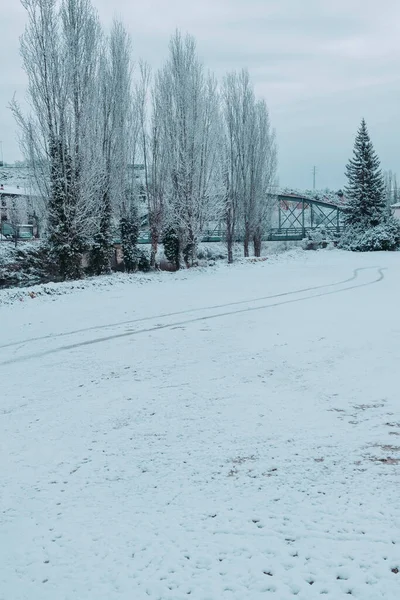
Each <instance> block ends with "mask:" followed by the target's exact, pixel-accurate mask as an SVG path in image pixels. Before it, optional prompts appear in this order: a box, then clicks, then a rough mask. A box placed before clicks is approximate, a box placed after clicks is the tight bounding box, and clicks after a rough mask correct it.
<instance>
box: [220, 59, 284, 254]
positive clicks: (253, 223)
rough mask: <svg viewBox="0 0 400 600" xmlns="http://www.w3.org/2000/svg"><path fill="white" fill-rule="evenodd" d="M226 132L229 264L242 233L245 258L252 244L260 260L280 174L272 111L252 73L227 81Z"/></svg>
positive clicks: (224, 101) (224, 112)
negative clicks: (259, 94)
mask: <svg viewBox="0 0 400 600" xmlns="http://www.w3.org/2000/svg"><path fill="white" fill-rule="evenodd" d="M222 95H223V115H224V129H225V136H224V139H225V152H224V157H225V166H224V173H225V220H226V238H227V244H228V261H229V262H232V260H233V250H232V248H233V242H234V240H235V235H236V231H237V229H239V231H240V233H241V235H242V236H243V246H244V255H245V256H249V247H250V241H251V240H252V239H253V242H254V251H255V254H256V255H259V254H260V252H261V239H262V236H263V234H264V232H265V229H266V227H267V225H268V221H269V219H270V214H271V209H272V196H271V189H272V185H273V182H274V179H275V174H276V144H275V137H274V133H273V132H272V131H271V128H270V123H269V115H268V110H267V106H266V104H265V102H264V101H259V102H257V101H256V99H255V94H254V90H253V87H252V85H251V82H250V77H249V73H248V72H247V71H246V70H242V71H241V72H240V73H236V72H233V73H230V74H228V75H227V76H226V77H225V80H224V82H223V94H222Z"/></svg>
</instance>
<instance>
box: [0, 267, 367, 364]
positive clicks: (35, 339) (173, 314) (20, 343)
mask: <svg viewBox="0 0 400 600" xmlns="http://www.w3.org/2000/svg"><path fill="white" fill-rule="evenodd" d="M378 268H379V267H360V268H358V269H355V270H354V271H353V275H352V276H351V277H349V278H347V279H343V280H342V281H335V282H334V283H326V284H324V285H316V286H312V287H307V288H302V289H300V290H291V291H289V292H281V293H279V294H272V295H270V296H260V297H259V298H250V299H249V300H239V301H236V302H227V303H224V304H215V305H211V306H202V307H199V308H188V309H185V310H179V311H175V312H170V313H163V314H161V315H153V316H148V317H141V318H138V319H129V320H128V321H120V322H117V323H109V324H107V325H93V326H92V327H84V328H82V329H75V330H73V331H66V332H64V333H56V334H48V335H43V336H38V337H33V338H28V339H26V340H20V341H18V342H9V343H7V344H2V345H0V350H2V349H3V348H12V347H14V346H25V345H26V344H30V343H33V342H40V341H45V340H50V339H51V340H54V339H57V338H63V337H67V336H72V335H77V334H79V333H87V332H90V331H101V330H103V329H109V328H112V327H123V326H124V325H134V324H136V323H144V322H146V321H153V320H156V319H166V318H168V317H177V316H179V315H186V314H190V313H195V312H200V311H204V310H218V309H220V308H228V307H229V306H240V305H242V304H251V303H253V302H261V301H263V300H273V299H274V298H283V297H285V296H293V295H295V294H303V293H305V292H311V291H314V290H320V289H324V288H330V287H334V286H338V285H344V284H346V283H350V282H351V281H354V280H355V279H357V277H358V274H359V272H360V271H366V270H368V269H378ZM0 364H2V363H0Z"/></svg>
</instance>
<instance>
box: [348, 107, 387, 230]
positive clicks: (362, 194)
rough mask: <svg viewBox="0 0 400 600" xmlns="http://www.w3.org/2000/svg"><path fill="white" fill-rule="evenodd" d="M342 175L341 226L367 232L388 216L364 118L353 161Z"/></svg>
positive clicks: (381, 176) (376, 158)
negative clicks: (344, 206)
mask: <svg viewBox="0 0 400 600" xmlns="http://www.w3.org/2000/svg"><path fill="white" fill-rule="evenodd" d="M346 176H347V179H348V185H347V187H346V188H345V195H346V197H347V200H348V209H347V212H346V216H345V224H346V225H347V226H348V227H351V228H353V229H357V230H358V231H367V230H368V229H370V228H371V227H375V226H377V225H380V224H381V223H384V222H385V221H386V218H387V216H388V212H387V206H386V201H385V182H384V178H383V175H382V171H381V169H380V162H379V158H378V156H377V154H376V152H375V150H374V147H373V145H372V142H371V140H370V137H369V133H368V130H367V125H366V123H365V120H364V119H363V120H362V121H361V126H360V128H359V130H358V132H357V136H356V140H355V143H354V150H353V158H351V159H350V161H349V163H348V164H347V167H346Z"/></svg>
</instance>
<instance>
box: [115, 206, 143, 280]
mask: <svg viewBox="0 0 400 600" xmlns="http://www.w3.org/2000/svg"><path fill="white" fill-rule="evenodd" d="M120 230H121V243H122V251H123V254H124V266H125V270H126V271H128V273H131V272H132V271H136V269H137V268H138V263H139V259H140V253H139V250H138V247H137V243H138V240H139V213H138V209H137V206H136V203H135V201H134V200H131V202H129V203H128V205H124V207H123V208H122V214H121V219H120Z"/></svg>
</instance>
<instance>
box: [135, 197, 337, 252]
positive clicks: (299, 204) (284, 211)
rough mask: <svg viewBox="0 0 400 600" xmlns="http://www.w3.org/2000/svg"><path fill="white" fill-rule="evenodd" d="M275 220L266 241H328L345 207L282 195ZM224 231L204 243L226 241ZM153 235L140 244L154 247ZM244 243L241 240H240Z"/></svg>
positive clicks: (217, 231)
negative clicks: (316, 237)
mask: <svg viewBox="0 0 400 600" xmlns="http://www.w3.org/2000/svg"><path fill="white" fill-rule="evenodd" d="M276 198H277V202H276V208H275V210H274V212H273V216H272V227H271V229H270V230H269V233H268V234H267V235H266V236H265V238H264V241H270V242H285V241H287V242H289V241H299V240H303V239H304V238H306V237H307V236H308V235H309V234H311V233H312V232H316V231H321V233H322V232H325V234H326V237H327V238H328V239H330V238H333V237H335V235H337V234H340V232H341V229H342V226H343V214H344V208H345V205H344V203H343V204H339V203H337V204H335V203H333V202H330V201H329V200H328V199H323V200H321V199H314V198H309V197H306V196H301V195H296V194H278V195H277V196H276ZM224 239H225V237H224V229H223V227H221V225H217V226H216V227H215V228H214V229H208V230H206V231H205V232H204V236H203V238H202V242H222V241H224ZM150 241H151V240H150V233H149V232H147V231H145V232H142V233H141V235H140V238H139V244H149V243H150ZM238 241H240V240H238Z"/></svg>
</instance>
